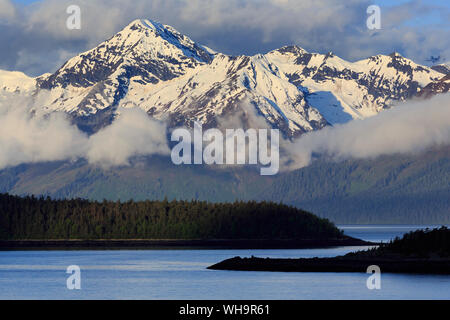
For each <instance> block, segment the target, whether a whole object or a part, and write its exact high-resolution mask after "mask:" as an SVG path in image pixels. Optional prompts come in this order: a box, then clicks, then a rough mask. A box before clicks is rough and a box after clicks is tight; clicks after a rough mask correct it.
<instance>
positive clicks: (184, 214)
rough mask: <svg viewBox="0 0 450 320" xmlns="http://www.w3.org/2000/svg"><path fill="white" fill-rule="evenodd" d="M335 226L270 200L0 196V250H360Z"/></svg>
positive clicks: (359, 243) (353, 240)
mask: <svg viewBox="0 0 450 320" xmlns="http://www.w3.org/2000/svg"><path fill="white" fill-rule="evenodd" d="M358 245H370V243H368V242H365V241H362V240H359V239H355V238H351V237H348V236H346V235H344V234H343V233H342V231H341V230H339V229H338V228H337V227H336V226H335V225H334V224H333V223H331V222H330V221H328V220H326V219H322V218H319V217H317V216H315V215H313V214H311V213H309V212H306V211H303V210H300V209H298V208H295V207H291V206H286V205H283V204H278V203H272V202H253V201H251V202H234V203H208V202H205V201H168V200H162V201H139V202H135V201H127V202H119V201H115V202H113V201H103V202H96V201H88V200H83V199H73V200H54V199H50V198H43V197H40V198H36V197H33V196H31V197H17V196H12V195H7V194H0V250H43V249H45V250H48V249H59V250H60V249H146V248H213V249H299V248H324V247H333V246H358Z"/></svg>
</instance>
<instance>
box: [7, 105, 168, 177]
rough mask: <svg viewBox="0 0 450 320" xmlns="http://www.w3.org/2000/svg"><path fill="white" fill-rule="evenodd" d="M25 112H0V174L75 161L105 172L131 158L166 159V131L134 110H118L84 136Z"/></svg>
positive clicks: (57, 118)
mask: <svg viewBox="0 0 450 320" xmlns="http://www.w3.org/2000/svg"><path fill="white" fill-rule="evenodd" d="M28 110H29V109H27V108H23V107H15V108H11V107H10V108H0V169H4V168H6V167H10V166H15V165H19V164H21V163H34V162H45V161H57V160H68V159H77V158H85V159H87V160H88V161H89V163H91V164H95V165H100V166H102V167H109V166H118V165H128V164H129V163H128V160H129V159H130V158H131V157H133V156H139V155H152V154H169V148H168V145H167V139H166V126H165V125H164V124H163V123H161V122H159V121H156V120H153V119H151V118H149V117H148V115H147V114H146V113H145V112H144V111H142V110H140V109H128V110H123V111H122V112H121V114H120V116H119V117H118V118H117V119H116V120H115V121H114V122H113V123H112V124H111V125H110V126H109V127H106V128H104V129H102V130H100V131H99V132H97V133H96V134H94V135H92V136H89V137H88V136H87V135H86V134H85V133H83V132H81V131H80V130H78V128H77V127H76V126H74V125H72V124H70V122H69V120H68V119H67V118H66V117H65V116H64V115H63V114H53V115H51V116H49V117H33V116H31V114H30V113H29V112H28Z"/></svg>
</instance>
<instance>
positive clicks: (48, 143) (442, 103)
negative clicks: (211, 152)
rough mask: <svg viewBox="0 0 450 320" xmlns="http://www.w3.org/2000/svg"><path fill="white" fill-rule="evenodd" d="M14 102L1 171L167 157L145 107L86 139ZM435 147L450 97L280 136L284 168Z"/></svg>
mask: <svg viewBox="0 0 450 320" xmlns="http://www.w3.org/2000/svg"><path fill="white" fill-rule="evenodd" d="M15 101H16V104H15V106H14V107H12V104H9V105H8V107H5V105H4V104H3V105H2V104H0V169H3V168H6V167H10V166H16V165H19V164H21V163H34V162H45V161H57V160H70V159H78V158H85V159H87V160H88V161H89V163H91V164H95V165H100V166H102V167H110V166H120V165H128V164H129V159H130V158H132V157H134V156H148V155H153V154H161V155H169V154H170V150H169V147H168V141H167V135H166V133H167V128H166V125H165V124H164V123H163V122H160V121H156V120H153V119H151V118H150V117H149V116H148V115H147V114H146V113H145V112H144V111H142V110H141V109H137V108H135V109H121V110H120V116H119V117H118V118H117V119H116V120H115V121H114V122H113V123H112V124H111V125H110V126H108V127H106V128H104V129H102V130H100V131H99V132H97V133H95V134H94V135H91V136H88V135H86V134H85V133H83V132H81V131H80V130H78V128H77V127H75V126H74V125H72V124H71V123H70V122H69V120H68V119H67V118H66V117H65V116H64V115H62V114H53V115H51V116H48V117H37V116H34V117H33V116H32V115H31V113H30V111H29V110H30V109H31V108H32V105H30V104H27V103H26V101H25V100H23V99H22V100H21V99H17V98H16V99H15ZM17 104H20V105H22V106H24V105H27V107H26V108H25V107H17ZM236 123H238V124H242V127H247V126H248V125H250V126H251V127H254V128H264V127H266V126H267V123H265V121H261V118H260V117H259V116H257V115H256V114H254V113H253V112H252V111H251V110H250V112H245V114H237V115H235V116H234V117H232V118H230V119H222V122H221V127H222V128H236V126H235V124H236ZM233 124H234V125H233ZM224 126H225V127H224ZM436 145H450V94H446V95H440V96H436V97H434V98H432V99H430V100H420V101H411V102H407V103H404V104H402V105H399V106H396V107H394V108H392V109H390V110H386V111H383V112H382V113H380V114H379V115H377V116H374V117H372V118H368V119H365V120H354V121H351V122H349V123H346V124H342V125H336V126H334V127H327V128H324V129H322V130H320V131H315V132H311V133H308V134H305V135H303V136H301V137H300V138H298V139H296V140H294V141H281V144H280V146H281V150H280V154H281V159H280V160H281V169H284V170H293V169H297V168H301V167H304V166H307V165H309V164H310V163H311V162H312V161H313V158H314V155H321V156H325V157H327V158H331V159H332V160H344V159H350V158H356V159H362V158H374V157H377V156H380V155H389V154H397V153H415V152H420V151H423V150H426V149H428V148H430V147H432V146H436ZM241 151H242V152H246V151H247V150H246V149H245V148H242V150H241ZM168 161H170V160H169V159H168Z"/></svg>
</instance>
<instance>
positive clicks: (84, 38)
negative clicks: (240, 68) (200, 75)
mask: <svg viewBox="0 0 450 320" xmlns="http://www.w3.org/2000/svg"><path fill="white" fill-rule="evenodd" d="M372 2H373V1H369V0H347V1H335V0H303V1H297V0H228V1H223V0H190V1H186V0H151V1H149V0H134V1H121V0H90V1H87V0H42V1H39V2H36V3H33V4H31V5H24V4H15V5H13V4H12V2H11V1H10V0H0V9H3V8H4V10H0V12H3V16H5V17H7V20H5V21H7V23H1V22H0V41H1V43H8V48H2V50H1V52H0V68H3V69H8V70H13V69H18V70H20V71H24V72H25V73H27V74H31V75H38V74H41V73H45V72H51V71H54V70H55V69H56V68H57V67H59V66H61V65H62V64H63V63H64V60H65V59H66V58H67V57H68V56H70V55H75V54H77V53H79V52H82V51H85V50H88V49H91V48H92V47H94V46H95V45H97V44H98V43H100V42H102V41H104V40H105V39H107V38H109V37H111V36H112V35H113V34H114V33H116V32H117V31H119V30H120V29H122V28H123V27H124V26H125V25H127V24H128V23H129V22H130V21H132V20H134V19H136V18H142V17H146V18H150V19H154V20H157V21H160V22H162V23H165V24H169V25H172V26H173V27H175V28H177V29H178V30H179V31H180V32H182V33H184V34H186V35H188V36H190V37H191V38H192V39H194V40H195V41H198V42H200V43H202V44H205V45H207V46H209V47H211V48H212V49H214V50H216V51H219V52H223V53H227V54H235V55H237V54H256V53H265V52H267V51H270V50H272V49H276V48H279V47H281V46H283V45H289V44H297V45H299V46H301V47H304V48H305V49H307V50H309V51H315V52H328V51H331V50H332V51H333V52H335V53H336V54H337V55H339V56H341V57H342V58H344V59H349V60H356V59H360V58H365V57H367V56H370V55H374V54H379V53H383V54H389V53H391V52H393V51H398V52H400V53H401V54H403V55H405V56H407V57H409V58H412V59H413V60H416V61H417V62H419V63H425V60H426V59H427V58H429V57H430V55H434V56H436V55H441V56H442V57H444V58H446V59H448V57H450V30H449V28H448V17H449V16H450V8H449V6H448V5H447V6H446V5H444V4H443V3H442V2H440V3H441V4H440V5H438V4H433V2H424V1H419V0H417V1H407V2H402V3H401V4H399V5H390V6H384V7H383V6H382V7H381V18H382V29H381V30H378V31H376V32H374V31H370V30H367V28H366V19H367V13H366V9H367V7H368V6H369V5H371V4H372ZM73 4H75V5H79V6H80V7H81V21H82V28H81V30H68V29H67V28H66V27H65V23H66V19H67V17H68V15H67V13H66V8H67V6H69V5H73ZM0 19H1V16H0ZM5 19H6V18H5ZM3 20H4V19H1V21H3ZM62 53H64V54H62ZM28 61H29V62H28Z"/></svg>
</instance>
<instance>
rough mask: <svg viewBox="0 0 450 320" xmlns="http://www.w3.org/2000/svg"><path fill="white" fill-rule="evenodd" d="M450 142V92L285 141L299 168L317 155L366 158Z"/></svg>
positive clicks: (293, 164) (287, 152)
mask: <svg viewBox="0 0 450 320" xmlns="http://www.w3.org/2000/svg"><path fill="white" fill-rule="evenodd" d="M449 144H450V94H446V95H441V96H436V97H434V98H432V99H430V100H421V101H410V102H407V103H404V104H402V105H398V106H396V107H394V108H392V109H390V110H385V111H383V112H381V113H380V114H379V115H377V116H374V117H371V118H367V119H364V120H353V121H351V122H348V123H346V124H342V125H336V126H334V127H327V128H324V129H322V130H320V131H315V132H311V133H308V134H305V135H303V136H301V137H300V138H299V139H297V140H296V141H294V142H293V143H291V142H288V143H285V144H284V152H285V158H284V161H285V164H286V165H287V166H288V167H289V168H290V169H295V168H301V167H304V166H307V165H309V164H310V163H311V161H312V160H313V156H314V155H315V154H318V155H322V156H326V157H328V158H331V159H333V160H344V159H350V158H356V159H362V158H375V157H377V156H380V155H390V154H397V153H415V152H420V151H423V150H426V149H427V148H430V147H432V146H436V145H449Z"/></svg>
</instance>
